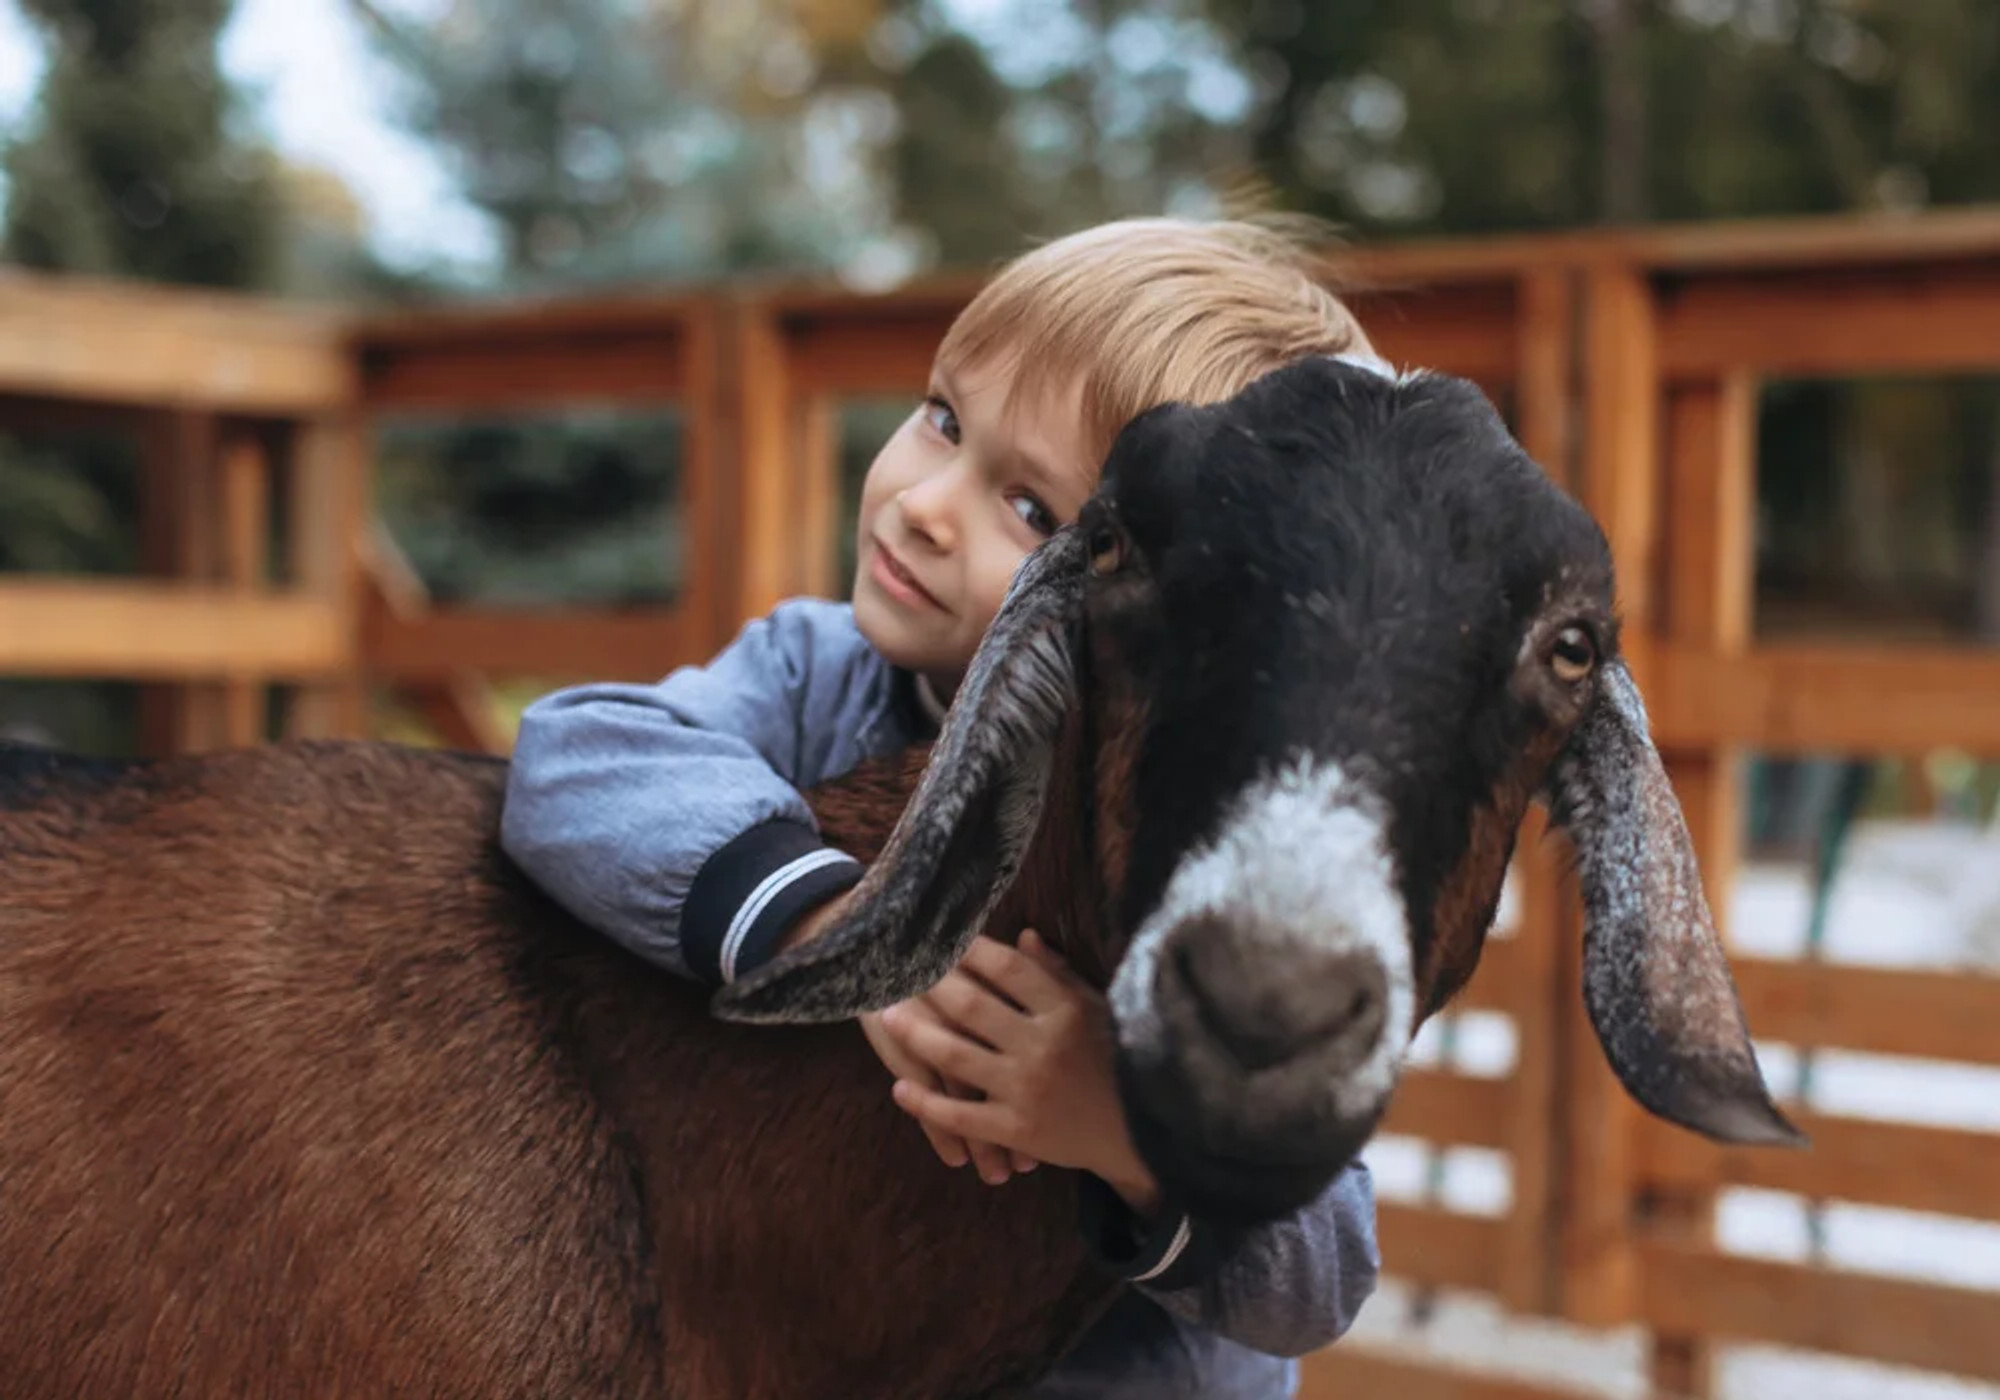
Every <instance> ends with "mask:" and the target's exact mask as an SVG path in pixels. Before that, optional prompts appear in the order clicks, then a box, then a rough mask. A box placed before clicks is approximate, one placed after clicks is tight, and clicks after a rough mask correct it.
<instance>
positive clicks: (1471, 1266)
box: [1375, 1201, 1500, 1293]
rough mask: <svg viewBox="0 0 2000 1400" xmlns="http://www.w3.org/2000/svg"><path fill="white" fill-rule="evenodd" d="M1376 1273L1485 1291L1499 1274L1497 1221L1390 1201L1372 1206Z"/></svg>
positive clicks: (1479, 1216)
mask: <svg viewBox="0 0 2000 1400" xmlns="http://www.w3.org/2000/svg"><path fill="white" fill-rule="evenodd" d="M1375 1220H1376V1233H1377V1235H1378V1237H1379V1238H1380V1240H1381V1243H1382V1272H1383V1273H1385V1274H1388V1275H1390V1276H1391V1277H1394V1278H1402V1279H1408V1280H1410V1281H1411V1282H1412V1283H1423V1284H1430V1285H1432V1286H1434V1287H1438V1288H1468V1289H1472V1290H1473V1291H1475V1292H1481V1293H1490V1292H1492V1291H1493V1287H1494V1285H1495V1283H1496V1282H1497V1281H1498V1279H1499V1275H1500V1222H1499V1221H1498V1220H1495V1219H1492V1218H1489V1217H1487V1216H1481V1215H1458V1214H1455V1213H1453V1212H1450V1211H1442V1210H1426V1209H1423V1208H1422V1207H1419V1206H1411V1205H1404V1204H1402V1203H1400V1202H1396V1201H1382V1202H1380V1203H1378V1204H1377V1206H1376V1208H1375Z"/></svg>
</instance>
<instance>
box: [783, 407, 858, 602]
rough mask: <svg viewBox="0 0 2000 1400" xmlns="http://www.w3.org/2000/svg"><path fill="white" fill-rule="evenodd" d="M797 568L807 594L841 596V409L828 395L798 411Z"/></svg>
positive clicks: (824, 596) (795, 505) (822, 596)
mask: <svg viewBox="0 0 2000 1400" xmlns="http://www.w3.org/2000/svg"><path fill="white" fill-rule="evenodd" d="M798 425H799V446H798V454H797V456H798V470H799V494H798V495H797V496H796V497H794V498H793V502H792V509H793V511H794V512H796V514H797V516H798V530H799V534H800V537H801V538H800V540H799V562H798V568H799V572H800V575H801V578H802V580H803V582H804V585H805V591H806V592H807V593H810V594H812V595H813V596H815V597H819V598H838V597H839V596H840V595H841V593H842V591H843V589H842V585H843V584H844V583H845V582H846V580H844V579H842V578H840V577H839V571H840V541H839V539H838V534H839V529H840V519H841V514H840V406H839V404H837V403H836V402H835V401H834V398H833V396H832V395H830V394H809V395H807V396H806V398H805V399H804V400H803V401H802V402H801V403H800V404H799V407H798Z"/></svg>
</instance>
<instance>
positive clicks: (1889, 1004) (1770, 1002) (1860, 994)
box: [1730, 957, 2000, 1066]
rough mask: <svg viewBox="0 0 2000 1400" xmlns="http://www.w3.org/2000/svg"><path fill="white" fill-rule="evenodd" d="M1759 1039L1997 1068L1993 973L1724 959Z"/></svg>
mask: <svg viewBox="0 0 2000 1400" xmlns="http://www.w3.org/2000/svg"><path fill="white" fill-rule="evenodd" d="M1730 970H1731V971H1732V972H1733V973H1734V974H1735V976H1736V986H1737V990H1738V992H1739V993H1740V994H1741V997H1742V1001H1743V1014H1744V1016H1745V1017H1746V1018H1747V1019H1748V1020H1749V1023H1750V1030H1751V1033H1752V1034H1753V1035H1755V1036H1756V1037H1757V1038H1758V1039H1759V1040H1767V1041H1776V1042H1782V1043H1786V1044H1792V1045H1814V1046H1819V1047H1822V1048H1828V1049H1834V1048H1837V1049H1844V1050H1859V1051H1867V1052H1872V1053H1874V1054H1878V1055H1908V1056H1913V1057H1915V1058H1918V1059H1937V1060H1964V1061H1969V1062H1971V1063H1973V1064H1982V1065H1996V1066H2000V1035H1996V1034H1995V1033H1994V1028H1995V1027H1996V1026H2000V977H1991V976H1982V975H1981V974H1979V973H1976V972H1916V971H1909V970H1906V969H1892V968H1880V967H1855V966H1852V965H1850V964H1838V963H1802V962H1786V961H1781V960H1778V959H1773V958H1748V957H1737V958H1732V959H1731V960H1730Z"/></svg>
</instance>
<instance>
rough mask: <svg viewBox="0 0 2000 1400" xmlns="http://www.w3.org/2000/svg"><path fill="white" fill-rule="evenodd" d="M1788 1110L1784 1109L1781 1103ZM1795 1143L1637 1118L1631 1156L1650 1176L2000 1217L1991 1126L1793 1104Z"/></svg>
mask: <svg viewBox="0 0 2000 1400" xmlns="http://www.w3.org/2000/svg"><path fill="white" fill-rule="evenodd" d="M1788 1111H1789V1110H1788ZM1791 1116H1792V1117H1793V1120H1794V1121H1795V1122H1797V1123H1798V1125H1799V1126H1800V1127H1801V1128H1802V1129H1804V1130H1805V1132H1806V1134H1807V1136H1809V1137H1810V1138H1811V1139H1812V1146H1811V1147H1810V1148H1809V1149H1808V1150H1805V1151H1798V1152H1792V1151H1776V1150H1773V1149H1771V1148H1747V1147H1724V1146H1720V1145H1717V1144H1715V1143H1711V1142H1708V1141H1707V1140H1706V1139H1703V1138H1699V1137H1696V1136H1695V1135H1694V1134H1693V1133H1690V1132H1688V1131H1686V1130H1685V1129H1682V1128H1677V1127H1675V1126H1674V1125H1673V1124H1671V1123H1665V1122H1662V1121H1660V1120H1659V1119H1656V1118H1647V1119H1646V1120H1644V1123H1643V1124H1642V1127H1641V1143H1640V1153H1639V1155H1640V1160H1641V1162H1642V1163H1643V1172H1644V1175H1645V1177H1646V1179H1647V1180H1648V1181H1650V1182H1654V1183H1659V1184H1663V1185H1669V1186H1682V1185H1685V1184H1688V1183H1691V1182H1713V1181H1718V1180H1719V1181H1726V1182H1729V1183H1731V1184H1732V1185H1736V1186H1754V1187H1757V1188H1759V1189H1761V1190H1766V1191H1790V1192H1793V1193H1795V1194H1798V1195H1801V1196H1809V1197H1815V1198H1825V1199H1828V1200H1836V1201H1854V1202H1859V1203H1861V1204H1864V1205H1879V1206H1891V1207H1895V1208H1898V1209H1902V1210H1921V1211H1932V1212H1935V1213H1937V1214H1940V1215H1964V1216H1970V1217H1972V1218H1974V1219H1979V1220H1996V1221H2000V1172H1996V1171H1995V1167H1994V1164H1995V1163H1996V1162H2000V1133H1989V1132H1972V1131H1969V1130H1965V1129H1958V1128H1930V1127H1918V1126H1916V1125H1914V1124H1909V1123H1886V1122H1880V1121H1877V1120H1872V1119H1865V1118H1848V1117H1837V1116H1833V1115H1829V1114H1823V1113H1808V1112H1803V1111H1801V1112H1795V1113H1792V1115H1791Z"/></svg>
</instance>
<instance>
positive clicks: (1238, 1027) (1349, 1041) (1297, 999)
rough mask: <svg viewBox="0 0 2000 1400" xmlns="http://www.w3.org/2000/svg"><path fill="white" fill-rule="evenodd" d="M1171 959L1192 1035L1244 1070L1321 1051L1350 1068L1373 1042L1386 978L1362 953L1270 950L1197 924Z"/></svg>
mask: <svg viewBox="0 0 2000 1400" xmlns="http://www.w3.org/2000/svg"><path fill="white" fill-rule="evenodd" d="M1171 956H1172V963H1173V970H1174V972H1175V974H1176V975H1177V980H1178V981H1179V983H1180V986H1181V988H1182V990H1183V991H1184V993H1185V996H1186V998H1187V1000H1188V1002H1189V1003H1190V1004H1191V1006H1192V1008H1193V1010H1194V1012H1195V1014H1196V1015H1197V1016H1198V1017H1199V1018H1200V1022H1201V1026H1202V1029H1203V1030H1204V1031H1206V1032H1207V1034H1208V1035H1209V1036H1210V1037H1211V1038H1213V1039H1214V1040H1215V1041H1216V1042H1218V1043H1219V1044H1220V1045H1222V1046H1223V1047H1224V1048H1225V1049H1227V1050H1228V1052H1229V1053H1230V1054H1231V1055H1232V1056H1233V1057H1235V1059H1236V1060H1237V1061H1238V1062H1239V1063H1240V1064H1241V1065H1242V1066H1243V1068H1244V1069H1246V1070H1250V1071H1256V1070H1260V1069H1267V1068H1269V1067H1271V1066H1272V1065H1276V1064H1282V1063H1284V1062H1285V1061H1287V1060H1291V1059H1294V1058H1296V1057H1297V1056H1298V1055H1300V1054H1302V1053H1304V1052H1306V1051H1308V1050H1313V1051H1317V1050H1320V1049H1323V1048H1324V1049H1333V1050H1335V1051H1336V1052H1337V1054H1338V1055H1340V1056H1341V1057H1344V1058H1351V1059H1353V1060H1355V1061H1356V1062H1359V1061H1361V1060H1363V1059H1365V1058H1367V1056H1368V1054H1369V1053H1370V1052H1371V1051H1372V1050H1373V1049H1374V1046H1375V1043H1376V1041H1378V1040H1379V1039H1380V1038H1381V1035H1382V1028H1383V1021H1384V1017H1385V1016H1386V1013H1387V1007H1388V979H1387V975H1386V973H1385V972H1384V970H1383V968H1382V963H1381V959H1379V958H1377V957H1376V956H1374V955H1373V954H1372V953H1370V952H1366V951H1363V950H1358V949H1333V948H1324V947H1314V946H1310V945H1304V946H1302V945H1299V944H1290V945H1286V946H1278V947H1273V946H1270V945H1269V944H1267V943H1265V942H1264V941H1263V940H1259V939H1256V938H1251V937H1245V936H1243V935H1241V934H1238V933H1235V932H1233V931H1231V930H1230V929H1229V928H1227V926H1224V925H1221V924H1219V923H1214V922H1210V921H1201V922H1200V923H1198V924H1197V925H1193V926H1188V927H1185V928H1183V930H1182V931H1181V936H1180V937H1179V938H1177V939H1176V941H1175V943H1174V945H1173V950H1172V954H1171Z"/></svg>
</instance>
